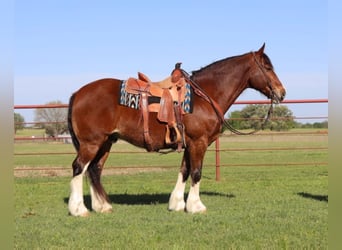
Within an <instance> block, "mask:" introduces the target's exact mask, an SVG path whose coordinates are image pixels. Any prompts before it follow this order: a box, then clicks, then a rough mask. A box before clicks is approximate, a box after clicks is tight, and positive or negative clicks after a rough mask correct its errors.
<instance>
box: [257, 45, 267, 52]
mask: <svg viewBox="0 0 342 250" xmlns="http://www.w3.org/2000/svg"><path fill="white" fill-rule="evenodd" d="M264 49H265V43H264V44H263V45H262V46H261V48H260V49H259V50H258V52H257V53H258V54H259V55H262V54H264Z"/></svg>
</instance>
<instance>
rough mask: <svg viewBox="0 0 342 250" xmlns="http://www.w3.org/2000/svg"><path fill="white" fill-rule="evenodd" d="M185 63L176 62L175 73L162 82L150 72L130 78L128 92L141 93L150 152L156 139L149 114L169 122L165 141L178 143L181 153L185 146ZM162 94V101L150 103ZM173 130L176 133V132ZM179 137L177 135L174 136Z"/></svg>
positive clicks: (146, 138) (146, 137)
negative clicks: (155, 114) (155, 78)
mask: <svg viewBox="0 0 342 250" xmlns="http://www.w3.org/2000/svg"><path fill="white" fill-rule="evenodd" d="M180 66H181V63H176V65H175V69H174V70H173V71H172V73H171V75H170V76H169V77H167V78H166V79H164V80H162V81H160V82H152V81H151V80H150V79H149V78H148V77H147V76H146V75H144V74H143V73H140V72H138V78H132V77H131V78H129V79H128V80H127V81H126V87H125V88H126V89H125V90H126V91H127V92H128V93H131V94H138V95H140V98H141V101H140V110H141V111H142V118H143V123H144V139H145V143H146V146H147V149H148V151H153V141H152V138H151V136H150V133H149V125H148V121H149V113H150V112H157V119H158V120H159V121H160V122H162V123H166V136H165V143H166V144H168V145H171V144H177V150H178V152H180V151H181V150H182V147H183V146H185V140H184V124H183V121H182V120H183V114H184V112H183V109H182V107H181V103H182V102H183V101H184V98H185V82H186V80H185V78H184V75H183V71H182V70H181V68H180ZM151 96H153V97H159V98H160V103H151V104H149V102H148V97H151ZM172 129H173V131H174V132H172ZM174 137H175V138H174Z"/></svg>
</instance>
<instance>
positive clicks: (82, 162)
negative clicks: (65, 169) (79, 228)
mask: <svg viewBox="0 0 342 250" xmlns="http://www.w3.org/2000/svg"><path fill="white" fill-rule="evenodd" d="M98 149H99V147H98V146H95V145H92V146H90V145H86V144H81V146H80V148H79V150H78V152H77V157H76V159H75V160H74V162H73V163H72V167H73V178H72V180H71V182H70V190H71V192H70V197H69V202H68V209H69V213H70V214H71V215H73V216H88V215H89V211H88V209H87V208H86V206H85V205H84V200H83V176H84V174H85V173H86V171H87V170H89V168H91V166H92V165H93V164H92V162H93V159H94V157H95V155H96V152H97V151H98Z"/></svg>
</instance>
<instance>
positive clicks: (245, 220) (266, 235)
mask: <svg viewBox="0 0 342 250" xmlns="http://www.w3.org/2000/svg"><path fill="white" fill-rule="evenodd" d="M327 145H328V139H327V136H326V135H321V134H320V133H317V135H291V134H287V135H267V136H249V137H235V136H234V137H228V138H226V137H224V138H221V148H225V149H239V148H240V149H241V148H251V149H252V148H259V149H262V148H279V147H295V148H298V147H327ZM210 149H213V146H211V147H210ZM113 150H114V151H115V150H118V151H120V150H121V151H126V150H136V148H134V147H132V146H130V145H128V144H126V143H118V144H116V145H114V147H113ZM65 151H67V152H74V149H73V147H72V145H68V144H56V143H17V144H15V153H17V154H18V153H23V152H65ZM327 154H328V152H327V150H326V149H321V150H284V151H278V150H262V151H253V150H252V151H228V152H221V163H222V165H224V166H223V167H221V181H220V182H217V181H215V167H214V165H215V161H214V157H215V153H214V152H213V151H209V152H208V153H207V154H206V157H205V162H204V168H203V176H202V182H201V198H202V201H203V203H204V204H205V205H206V206H207V209H208V211H207V213H206V214H200V215H197V214H196V215H191V214H186V213H183V212H177V213H176V212H169V211H168V210H167V203H168V199H169V194H170V192H171V191H172V189H173V187H174V184H175V181H176V177H177V173H178V168H179V165H180V161H181V154H177V153H171V154H168V155H158V154H155V153H153V154H140V153H138V154H111V156H110V157H109V159H108V161H107V163H106V165H107V166H109V167H116V166H156V167H157V166H165V165H167V166H171V167H172V168H170V169H166V170H164V171H159V172H158V171H156V172H148V173H131V174H129V175H112V176H109V175H104V176H103V184H104V186H105V188H106V190H107V192H108V194H109V196H110V199H111V202H112V205H113V209H114V211H113V213H111V214H96V213H92V214H91V216H90V217H88V218H75V217H71V216H69V215H68V211H67V200H68V196H69V192H70V190H69V182H70V177H58V176H55V177H21V178H17V177H15V178H14V185H15V208H14V214H15V216H14V221H15V237H14V246H15V248H16V249H40V248H44V249H71V248H72V249H327V244H328V243H327V236H328V170H327V169H328V167H327V165H326V164H318V163H322V162H323V163H324V162H327ZM73 158H74V155H73V154H71V155H53V156H51V155H43V156H22V155H16V156H15V157H14V161H15V167H16V168H18V167H22V166H30V167H33V168H35V167H42V166H44V167H49V166H51V167H53V166H61V167H65V168H67V169H70V165H71V162H72V160H73ZM289 162H296V163H297V165H288V163H289ZM308 162H309V163H310V162H311V163H312V164H309V165H300V164H302V163H308ZM228 164H240V166H232V165H228ZM249 164H251V166H248V165H249ZM252 164H255V165H256V166H253V165H252ZM267 164H268V165H267ZM188 188H189V184H188V185H187V190H188ZM84 193H85V202H86V205H87V206H88V207H90V205H89V204H90V198H89V185H88V184H85V185H84Z"/></svg>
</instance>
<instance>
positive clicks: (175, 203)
mask: <svg viewBox="0 0 342 250" xmlns="http://www.w3.org/2000/svg"><path fill="white" fill-rule="evenodd" d="M185 184H186V183H185V182H183V175H182V173H179V174H178V179H177V183H176V186H175V188H174V189H173V191H172V193H171V196H170V199H169V210H171V211H184V208H185V201H184V190H185Z"/></svg>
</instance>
